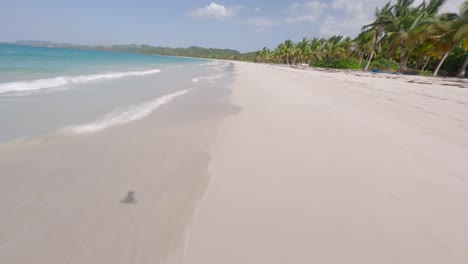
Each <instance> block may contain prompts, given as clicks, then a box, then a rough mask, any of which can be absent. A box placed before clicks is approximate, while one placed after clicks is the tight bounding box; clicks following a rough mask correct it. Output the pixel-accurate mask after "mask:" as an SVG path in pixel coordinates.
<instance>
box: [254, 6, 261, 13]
mask: <svg viewBox="0 0 468 264" xmlns="http://www.w3.org/2000/svg"><path fill="white" fill-rule="evenodd" d="M254 12H256V13H258V12H262V9H261V8H260V7H256V8H254Z"/></svg>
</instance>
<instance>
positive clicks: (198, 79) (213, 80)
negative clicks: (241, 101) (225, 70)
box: [192, 74, 227, 83]
mask: <svg viewBox="0 0 468 264" xmlns="http://www.w3.org/2000/svg"><path fill="white" fill-rule="evenodd" d="M226 75H227V74H217V75H214V76H206V77H203V76H202V77H196V78H193V79H192V82H194V83H196V82H202V81H204V82H210V83H216V80H217V79H221V78H223V77H225V76H226Z"/></svg>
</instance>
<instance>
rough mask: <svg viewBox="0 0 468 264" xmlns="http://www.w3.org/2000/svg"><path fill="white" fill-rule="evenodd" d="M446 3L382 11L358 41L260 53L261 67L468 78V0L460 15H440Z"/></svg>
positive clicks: (406, 2) (406, 4)
mask: <svg viewBox="0 0 468 264" xmlns="http://www.w3.org/2000/svg"><path fill="white" fill-rule="evenodd" d="M445 2H446V0H430V1H426V2H423V3H422V4H420V5H417V6H415V5H414V0H397V1H396V3H395V4H392V3H391V2H389V3H387V4H386V5H384V6H383V7H382V8H380V9H379V8H377V9H376V11H375V13H374V15H375V20H374V22H372V23H371V24H369V25H364V26H363V27H362V31H361V33H360V34H359V36H357V37H356V38H355V39H351V38H343V37H342V36H332V37H331V38H328V39H324V38H322V39H317V38H314V39H311V40H309V39H306V38H304V39H302V40H301V41H300V42H298V43H294V42H293V41H291V40H286V41H285V42H283V43H281V44H279V45H278V46H277V48H276V49H274V50H269V49H267V48H264V49H263V50H260V51H257V52H256V53H255V58H254V60H255V61H257V62H268V63H280V64H304V63H305V64H308V65H312V66H317V67H330V68H339V69H364V70H368V69H386V70H398V71H400V72H403V73H408V74H418V73H419V74H423V75H427V74H428V72H432V73H433V75H434V76H437V75H443V76H458V77H466V73H467V72H466V68H467V64H468V0H465V1H464V3H463V4H462V5H461V7H460V11H459V13H458V14H454V13H443V14H439V13H438V11H439V9H440V7H441V6H442V4H444V3H445Z"/></svg>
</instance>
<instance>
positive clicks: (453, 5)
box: [440, 0, 464, 14]
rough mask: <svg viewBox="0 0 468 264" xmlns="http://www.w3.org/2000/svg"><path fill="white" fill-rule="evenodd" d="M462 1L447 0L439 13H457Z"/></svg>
mask: <svg viewBox="0 0 468 264" xmlns="http://www.w3.org/2000/svg"><path fill="white" fill-rule="evenodd" d="M463 1H464V0H447V2H445V4H444V5H443V6H442V7H441V8H440V12H441V13H446V12H451V13H457V14H458V12H459V11H460V6H461V4H462V3H463Z"/></svg>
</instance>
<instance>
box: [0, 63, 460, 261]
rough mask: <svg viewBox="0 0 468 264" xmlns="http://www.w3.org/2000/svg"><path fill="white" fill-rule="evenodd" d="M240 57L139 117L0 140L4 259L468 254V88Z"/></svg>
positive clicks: (0, 254)
mask: <svg viewBox="0 0 468 264" xmlns="http://www.w3.org/2000/svg"><path fill="white" fill-rule="evenodd" d="M232 63H234V75H233V76H234V80H233V81H232V82H231V83H230V84H229V85H228V86H227V87H223V88H221V87H216V86H213V87H209V88H198V89H195V90H194V91H192V92H190V93H188V94H187V95H184V96H181V97H180V98H177V99H176V100H174V101H171V103H169V104H165V105H164V106H163V107H161V108H158V110H157V111H154V112H152V113H151V114H149V115H148V116H146V117H145V118H143V119H141V120H138V121H135V122H132V123H128V124H124V125H121V126H116V127H110V128H108V129H105V130H103V131H101V132H98V133H94V134H89V135H85V136H61V135H59V136H55V135H51V136H48V137H46V138H45V140H44V141H42V142H39V143H34V142H32V141H25V142H19V143H18V142H15V144H11V145H9V146H8V147H7V146H6V145H0V172H2V173H1V174H2V177H0V191H1V192H2V194H3V195H4V197H6V198H5V199H4V200H3V202H2V203H0V211H1V212H3V215H4V217H2V219H1V220H0V234H1V236H0V237H1V238H0V262H5V263H31V262H34V263H38V264H59V263H65V262H66V263H71V264H74V263H76V264H81V263H90V264H94V263H96V264H98V263H99V264H100V263H107V262H112V263H115V264H119V263H122V264H124V263H125V264H127V263H143V264H146V263H148V264H149V263H180V264H182V263H184V264H198V263H200V264H202V263H203V264H206V263H220V262H221V263H228V264H229V263H236V264H237V263H240V262H241V263H255V264H257V263H271V264H275V263H278V264H279V263H285V262H286V263H287V262H294V263H311V262H317V263H359V264H361V263H369V264H371V263H388V264H393V263H403V264H406V263H408V264H410V263H411V264H413V263H415V262H417V263H419V262H421V263H428V264H431V263H434V264H436V263H437V264H438V263H442V262H450V263H456V264H458V263H460V264H462V263H464V261H465V260H466V259H467V258H468V255H467V253H466V252H467V251H466V250H465V249H466V248H468V239H467V237H468V233H467V230H468V224H467V223H468V213H467V212H468V205H467V204H466V202H465V201H466V200H467V199H468V178H466V177H465V176H464V175H465V174H466V173H467V172H468V165H467V164H465V163H466V162H465V160H464V157H466V156H468V134H467V133H466V131H468V91H467V90H466V89H459V88H457V87H453V86H447V85H443V84H441V83H439V82H432V84H431V85H429V84H427V82H423V83H418V80H417V79H414V78H413V79H411V78H408V79H402V78H387V77H392V76H381V78H378V77H380V76H377V77H376V76H362V75H361V74H352V73H343V72H335V73H328V72H322V71H317V70H298V69H292V68H284V67H277V66H269V65H261V64H253V63H244V62H232ZM410 81H413V82H410Z"/></svg>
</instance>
